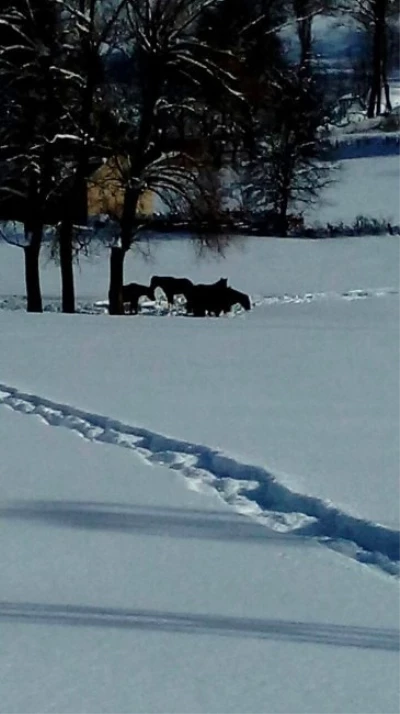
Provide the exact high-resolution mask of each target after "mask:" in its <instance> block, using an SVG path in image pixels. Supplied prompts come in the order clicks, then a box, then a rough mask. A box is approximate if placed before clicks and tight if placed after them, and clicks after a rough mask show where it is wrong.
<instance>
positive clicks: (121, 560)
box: [0, 406, 398, 714]
mask: <svg viewBox="0 0 400 714" xmlns="http://www.w3.org/2000/svg"><path fill="white" fill-rule="evenodd" d="M41 413H42V418H46V408H44V407H43V406H42V412H41ZM47 416H49V411H47ZM73 421H74V419H73V418H70V421H69V424H66V426H69V427H70V428H69V429H68V428H65V429H64V428H62V427H63V423H62V420H61V421H60V422H59V424H60V427H61V428H58V429H57V428H54V427H51V426H50V427H49V426H46V425H45V424H43V423H40V419H38V417H37V416H35V415H31V416H29V415H27V414H16V413H15V412H14V413H13V412H10V411H9V410H5V409H4V408H2V409H1V411H0V432H1V439H2V443H3V444H4V443H7V450H6V452H3V456H2V462H1V470H2V484H3V489H2V496H3V502H2V507H1V511H0V515H1V517H2V557H1V570H2V581H1V582H2V584H1V602H0V620H1V630H2V647H1V651H0V664H1V666H0V672H1V674H0V690H1V700H0V711H2V712H8V713H10V712H15V713H16V712H40V713H45V712H182V711H185V712H204V713H205V714H206V713H208V712H221V713H222V712H249V711H253V712H327V713H328V712H349V711H352V712H382V711H385V712H395V711H396V706H397V705H396V702H397V696H398V678H397V674H398V654H397V652H396V650H397V648H398V633H397V632H396V625H397V621H396V610H397V587H396V585H395V582H394V581H392V580H391V579H390V578H389V577H377V575H376V574H374V572H371V571H370V569H369V567H368V566H364V567H362V566H360V565H359V564H358V563H357V562H355V561H353V560H349V559H347V558H345V557H343V556H342V555H339V554H337V553H335V552H334V551H332V550H327V549H326V548H324V547H323V546H322V545H319V544H318V542H316V541H314V540H313V539H308V538H299V537H297V538H289V539H288V538H284V537H282V536H281V535H280V534H279V533H276V532H275V531H273V530H270V529H268V528H266V527H265V526H259V525H257V524H256V523H253V522H252V520H250V519H248V518H243V517H240V516H238V515H237V514H235V512H234V511H232V509H231V508H230V507H229V506H228V505H227V504H225V503H224V502H223V501H221V500H220V499H219V497H218V493H217V492H216V491H215V490H212V489H206V490H205V489H204V487H203V488H201V487H199V484H196V482H195V481H193V482H192V483H191V484H190V485H191V488H190V489H188V488H187V485H188V482H187V481H186V482H185V480H184V476H183V475H182V472H180V471H179V470H175V469H171V468H169V469H166V468H165V467H160V466H158V465H157V458H155V460H154V461H153V460H151V459H150V461H149V458H148V456H149V455H148V454H147V455H146V454H145V453H142V454H134V453H133V452H132V451H131V450H128V449H126V448H121V445H120V446H119V447H118V445H114V446H113V445H111V444H107V443H103V444H101V445H99V444H90V443H89V442H88V441H85V440H83V439H79V437H77V436H76V435H74V434H73V433H71V428H72V427H73ZM75 426H76V424H75ZM21 443H22V444H23V445H24V448H23V449H21ZM121 443H122V442H121Z"/></svg>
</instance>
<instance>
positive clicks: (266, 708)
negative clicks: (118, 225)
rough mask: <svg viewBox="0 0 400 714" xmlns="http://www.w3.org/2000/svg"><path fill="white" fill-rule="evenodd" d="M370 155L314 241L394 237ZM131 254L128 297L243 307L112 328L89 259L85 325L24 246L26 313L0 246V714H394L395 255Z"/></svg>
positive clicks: (178, 248) (340, 246)
mask: <svg viewBox="0 0 400 714" xmlns="http://www.w3.org/2000/svg"><path fill="white" fill-rule="evenodd" d="M391 159H393V157H385V158H384V157H379V158H376V157H375V158H374V159H369V160H367V159H365V160H363V159H352V160H351V161H347V162H343V163H344V164H345V169H344V171H343V172H342V174H341V179H340V181H341V183H339V182H338V183H337V184H335V186H334V187H331V189H330V191H331V193H330V194H328V198H329V196H330V198H329V201H330V202H331V203H332V205H331V206H329V205H328V204H327V203H325V205H324V204H323V205H321V206H320V208H319V210H320V220H321V222H324V221H326V220H330V219H329V215H330V214H329V211H330V210H332V215H333V216H334V218H335V222H337V221H338V220H341V219H342V220H346V221H347V220H349V221H350V220H353V219H354V218H355V217H356V215H357V213H358V212H360V213H362V214H364V215H375V216H377V217H380V216H381V215H382V216H383V218H384V219H386V220H393V221H395V220H396V218H395V215H394V213H395V211H396V210H397V211H398V203H395V190H396V186H397V189H398V185H399V181H398V177H399V167H398V165H397V167H396V164H395V162H394V160H393V161H391ZM377 172H378V173H379V175H380V177H381V178H380V183H379V186H376V185H375V183H374V176H376V175H377ZM364 188H365V189H366V190H363V189H364ZM367 189H368V190H367ZM397 200H398V199H397ZM392 212H393V217H392V215H391V213H392ZM151 245H152V248H151V254H150V257H147V258H146V257H145V255H144V252H146V251H147V246H146V245H145V244H141V245H140V246H138V247H137V248H136V249H135V250H134V251H132V253H131V254H130V255H129V256H128V258H127V263H126V276H125V277H126V281H127V282H128V281H137V282H148V281H149V279H150V277H151V275H153V274H167V275H168V274H169V275H177V276H178V275H180V276H186V277H189V278H191V279H192V280H194V281H195V282H208V281H209V282H212V281H214V280H216V279H218V278H219V277H221V276H224V277H228V278H229V281H230V284H232V285H233V286H234V287H236V288H238V289H240V290H243V291H245V292H248V293H249V294H250V295H251V299H252V303H253V309H252V310H251V312H249V313H241V312H240V311H235V312H234V313H232V314H231V315H229V316H225V317H221V318H206V319H195V318H190V317H186V316H185V315H184V314H183V310H182V309H181V307H179V305H177V306H176V308H175V309H174V310H173V312H172V313H171V314H168V312H167V310H166V307H165V304H164V303H162V302H161V303H159V304H157V305H154V304H153V303H151V302H150V301H145V302H143V303H142V312H141V314H139V315H138V316H137V317H109V316H108V315H107V314H105V307H104V305H105V303H104V301H105V299H106V295H107V283H108V257H109V256H108V254H107V253H106V252H105V251H104V249H102V248H101V247H100V245H97V246H93V254H92V255H91V257H90V258H82V260H81V262H80V267H79V269H78V270H77V271H76V287H77V298H78V306H79V309H80V311H81V313H85V312H86V313H90V314H78V315H74V316H68V315H61V314H59V313H58V312H57V310H58V309H59V271H58V268H57V267H56V266H55V265H54V264H53V263H51V262H49V261H48V259H47V255H46V249H45V250H44V251H43V256H42V260H43V264H42V284H43V292H44V303H45V309H46V312H45V313H44V314H43V315H32V314H31V315H28V314H26V313H25V311H24V309H23V308H24V305H25V302H24V285H23V260H22V258H23V254H22V250H21V249H20V248H17V247H12V246H9V245H7V244H6V243H1V242H0V308H2V309H0V448H1V451H0V483H1V492H0V519H1V545H2V548H1V556H0V572H1V580H0V620H1V648H0V712H4V714H6V713H8V714H21V713H22V712H25V713H29V714H42V713H43V714H45V713H47V712H58V713H64V712H65V713H69V712H71V713H73V712H74V713H78V712H79V713H81V712H82V714H84V713H93V714H95V712H105V713H107V714H108V713H110V714H111V713H113V712H126V713H133V712H149V713H153V712H154V713H156V712H160V713H162V712H171V713H172V712H174V713H177V714H179V713H183V712H187V713H190V714H197V713H198V714H208V713H213V712H215V713H219V714H223V713H224V712H232V713H237V714H239V713H240V714H245V713H247V712H260V714H261V713H268V714H273V713H280V712H282V713H283V712H286V713H288V712H290V713H292V714H297V713H298V714H300V713H303V712H304V713H305V712H313V713H314V712H315V714H316V713H317V712H321V713H322V714H323V713H326V714H339V713H340V714H353V713H358V712H359V713H360V714H361V713H362V712H364V713H369V712H371V714H372V713H373V714H383V713H386V714H389V713H390V714H391V713H393V714H395V713H396V712H398V711H399V703H400V698H399V694H400V687H399V657H398V651H399V620H400V612H399V597H398V595H399V593H398V578H397V575H398V573H399V481H398V475H399V423H400V418H399V314H398V313H399V297H398V296H399V239H398V237H396V236H381V237H368V238H367V237H366V238H335V239H324V240H304V239H296V240H292V239H282V240H278V239H261V238H248V239H245V238H243V239H240V238H237V239H236V240H235V241H234V242H233V244H232V246H231V248H230V249H229V250H228V252H227V254H226V257H225V258H221V259H219V260H217V259H216V258H211V257H210V256H207V257H206V258H205V259H202V260H200V259H197V258H196V256H195V253H194V251H193V248H192V246H191V245H190V243H189V242H188V241H185V240H177V239H176V237H175V238H174V237H171V238H170V239H167V240H153V241H152V244H151ZM159 297H160V296H159Z"/></svg>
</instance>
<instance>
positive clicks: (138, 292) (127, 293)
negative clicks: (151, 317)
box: [122, 283, 155, 315]
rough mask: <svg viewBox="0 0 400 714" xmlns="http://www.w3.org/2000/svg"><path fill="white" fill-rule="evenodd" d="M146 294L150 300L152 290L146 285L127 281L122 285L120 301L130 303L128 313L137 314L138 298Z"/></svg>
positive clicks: (151, 298)
mask: <svg viewBox="0 0 400 714" xmlns="http://www.w3.org/2000/svg"><path fill="white" fill-rule="evenodd" d="M142 295H146V296H147V297H149V298H150V300H154V299H155V298H154V290H153V289H152V287H151V286H150V287H149V286H148V285H140V283H129V284H128V285H123V286H122V302H123V303H125V302H129V303H130V314H131V315H132V314H135V315H137V313H138V309H139V298H140V297H142Z"/></svg>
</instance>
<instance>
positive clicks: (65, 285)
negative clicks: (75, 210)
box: [59, 218, 75, 313]
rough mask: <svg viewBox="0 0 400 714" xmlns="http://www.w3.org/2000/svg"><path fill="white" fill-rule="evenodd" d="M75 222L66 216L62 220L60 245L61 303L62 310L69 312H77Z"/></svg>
mask: <svg viewBox="0 0 400 714" xmlns="http://www.w3.org/2000/svg"><path fill="white" fill-rule="evenodd" d="M72 231H73V223H72V220H71V219H69V218H64V219H63V220H62V222H61V227H60V236H59V245H60V269H61V305H62V311H63V312H68V313H74V312H75V287H74V269H73V250H72Z"/></svg>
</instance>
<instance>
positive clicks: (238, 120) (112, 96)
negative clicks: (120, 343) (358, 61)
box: [0, 0, 394, 314]
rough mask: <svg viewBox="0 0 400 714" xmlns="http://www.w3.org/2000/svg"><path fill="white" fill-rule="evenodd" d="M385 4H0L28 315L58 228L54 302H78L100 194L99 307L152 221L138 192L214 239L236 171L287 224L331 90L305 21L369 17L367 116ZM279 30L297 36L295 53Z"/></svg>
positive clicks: (278, 225) (311, 180)
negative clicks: (94, 200)
mask: <svg viewBox="0 0 400 714" xmlns="http://www.w3.org/2000/svg"><path fill="white" fill-rule="evenodd" d="M393 8H394V0H340V2H339V0H338V1H337V2H335V1H334V0H13V1H11V0H3V4H2V9H1V10H0V99H1V106H2V113H1V116H0V217H1V218H2V219H10V220H18V221H20V222H22V223H23V226H24V233H25V242H24V247H23V250H24V257H25V282H26V291H27V309H28V311H31V312H40V311H41V310H42V297H41V289H40V270H39V255H40V250H41V247H42V244H43V239H44V232H45V227H46V226H47V225H53V226H55V227H56V235H57V252H58V258H59V263H60V270H61V286H62V287H61V291H62V296H61V297H62V310H63V311H64V312H74V310H75V294H74V273H73V264H74V255H75V253H76V251H77V250H79V246H80V243H79V240H80V236H81V234H82V227H83V226H85V225H87V224H88V217H89V213H90V210H91V206H90V204H88V196H93V195H96V191H97V192H98V195H99V205H101V197H102V196H104V195H107V196H108V209H107V210H108V212H109V214H110V215H111V218H112V219H113V222H114V225H115V235H114V236H113V240H112V241H111V244H110V271H109V274H110V279H109V312H110V314H121V313H122V312H123V304H122V285H123V278H124V273H123V270H124V259H125V256H126V253H127V251H128V250H129V249H130V248H131V246H132V244H133V242H134V241H135V240H137V238H138V236H139V235H140V232H141V231H142V230H143V229H146V228H148V227H149V225H150V226H151V222H150V223H149V221H148V220H147V219H145V217H144V216H143V211H142V208H141V202H142V200H143V196H144V195H146V194H147V195H148V194H149V193H151V195H153V196H158V197H159V198H160V199H161V200H162V202H163V204H164V205H166V206H167V207H168V208H169V210H170V211H171V213H172V214H174V215H178V216H180V217H181V218H185V220H187V221H188V222H189V223H190V225H191V226H192V229H193V236H194V238H195V239H197V240H199V241H200V242H201V244H202V245H205V246H206V247H209V248H211V249H217V250H220V249H221V248H222V247H223V245H224V242H225V241H226V240H228V238H229V222H230V221H232V220H235V217H234V215H233V213H232V211H229V210H227V206H226V201H224V187H225V186H226V183H227V181H228V182H229V183H231V184H232V185H233V184H234V183H235V181H236V184H235V185H236V191H235V195H236V204H237V206H239V207H240V212H241V213H242V214H246V212H247V213H248V214H252V213H254V212H255V211H258V212H259V214H261V215H263V214H265V215H266V216H268V217H270V219H271V220H273V221H274V228H275V229H276V233H277V234H279V235H285V234H286V233H287V230H288V224H289V217H290V216H289V209H290V207H291V205H292V204H293V203H294V202H295V201H309V200H313V198H314V197H315V196H317V195H318V191H319V190H320V188H321V186H322V185H323V183H324V181H325V179H326V165H325V164H324V162H323V161H321V159H322V158H323V146H324V143H323V137H324V127H325V126H326V123H327V119H328V117H329V102H328V101H327V97H326V87H325V86H324V85H325V82H321V81H320V76H319V75H317V74H316V72H315V66H316V63H315V58H314V57H313V42H312V24H313V21H314V18H315V17H316V16H317V15H318V14H321V13H325V14H340V15H341V16H344V14H351V15H352V16H353V17H355V18H356V20H357V21H358V22H359V23H360V27H361V26H363V27H364V28H365V30H366V32H367V34H368V37H369V38H370V40H371V53H370V60H371V61H370V68H369V75H368V76H369V77H370V81H369V85H370V87H369V93H368V113H369V115H374V114H375V113H376V112H378V113H379V112H380V111H381V106H382V99H381V97H382V92H384V93H385V94H386V105H387V106H389V105H390V97H389V87H388V82H387V66H388V48H387V31H388V26H389V21H390V17H391V14H392V12H393ZM366 18H368V20H367V19H366ZM286 27H292V28H294V32H295V33H296V34H297V37H298V43H299V48H300V49H299V52H298V56H296V58H295V59H293V58H290V57H289V55H288V53H287V51H286V47H285V42H284V40H283V39H282V29H284V28H286ZM104 166H106V167H108V169H109V170H108V171H104V170H102V167H104ZM96 177H97V178H96ZM224 177H225V178H224ZM227 177H228V178H227ZM103 184H106V185H103ZM110 196H111V197H113V200H110Z"/></svg>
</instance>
